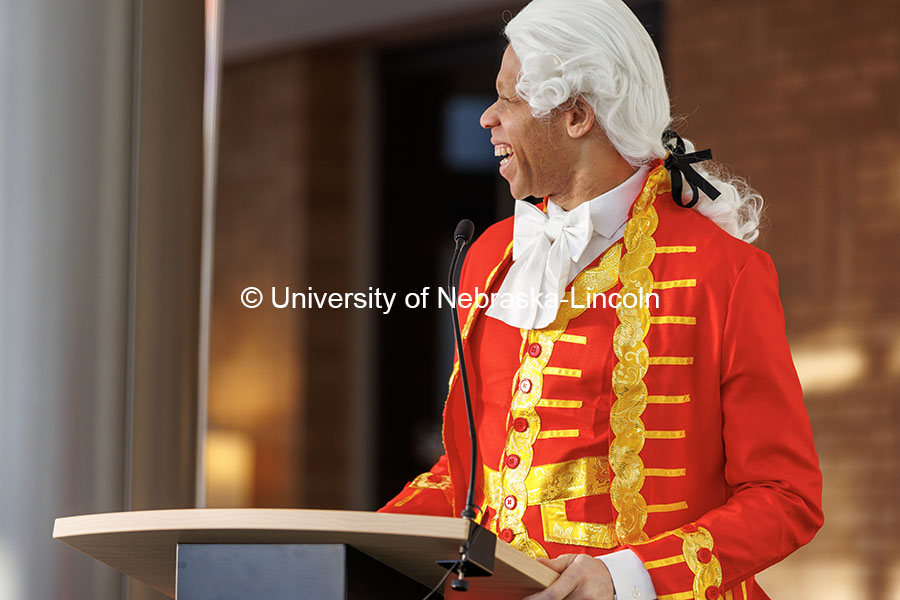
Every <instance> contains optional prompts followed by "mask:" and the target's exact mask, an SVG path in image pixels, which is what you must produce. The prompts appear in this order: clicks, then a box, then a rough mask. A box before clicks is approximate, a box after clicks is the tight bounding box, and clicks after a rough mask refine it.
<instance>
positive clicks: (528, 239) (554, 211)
mask: <svg viewBox="0 0 900 600" xmlns="http://www.w3.org/2000/svg"><path fill="white" fill-rule="evenodd" d="M648 171H649V168H648V167H646V166H644V167H641V168H640V169H638V170H637V171H636V172H635V173H634V175H632V176H631V177H629V178H628V179H627V180H625V181H624V182H623V183H621V184H620V185H618V186H617V187H615V188H613V189H612V190H610V191H608V192H606V193H604V194H601V195H600V196H597V197H596V198H594V199H593V200H590V201H588V202H584V203H582V204H580V205H578V206H577V207H575V208H574V209H573V210H571V211H566V210H564V209H562V208H561V207H559V206H557V205H556V204H554V203H553V202H552V201H550V202H548V204H547V213H546V214H544V213H543V212H541V210H540V209H538V208H537V207H536V206H534V205H532V204H530V203H528V202H525V201H523V200H518V201H516V213H515V221H514V225H513V264H512V266H511V267H510V269H509V273H507V275H506V278H505V279H504V280H503V283H502V284H501V285H500V289H499V290H498V294H499V297H500V298H529V299H535V298H536V299H539V301H534V302H527V303H520V302H514V301H511V302H506V303H501V302H492V303H491V306H490V307H489V308H488V310H487V313H486V314H487V315H488V316H489V317H493V318H495V319H499V320H500V321H503V322H504V323H506V324H508V325H512V326H513V327H519V328H522V329H540V328H542V327H546V326H547V325H549V324H550V323H552V322H553V320H554V319H555V318H556V313H557V312H558V310H559V300H561V299H562V297H563V294H564V292H565V288H566V286H567V285H568V284H569V283H571V282H572V281H573V280H574V279H575V277H576V276H577V275H578V274H579V273H580V272H581V271H582V270H584V268H585V267H587V266H588V265H590V264H591V263H592V262H594V260H595V259H596V258H597V257H598V256H600V254H601V253H603V252H604V251H605V250H606V249H607V248H609V247H610V246H611V245H612V243H613V242H615V241H616V240H617V239H618V238H619V236H621V235H622V232H623V231H624V229H625V222H626V221H627V220H628V210H629V208H630V207H631V204H632V202H634V200H635V198H637V196H638V194H639V193H640V192H641V189H642V186H643V183H644V181H645V180H646V178H647V173H648Z"/></svg>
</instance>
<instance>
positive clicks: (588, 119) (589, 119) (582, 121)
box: [566, 96, 594, 138]
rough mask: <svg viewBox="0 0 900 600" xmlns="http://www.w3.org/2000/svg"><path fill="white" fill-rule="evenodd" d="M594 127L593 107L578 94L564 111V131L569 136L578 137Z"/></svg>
mask: <svg viewBox="0 0 900 600" xmlns="http://www.w3.org/2000/svg"><path fill="white" fill-rule="evenodd" d="M593 127H594V108H593V107H592V106H591V105H590V104H588V102H587V101H586V100H585V99H584V98H582V97H581V96H578V97H577V98H575V101H574V102H573V103H572V107H571V108H569V110H567V111H566V132H568V134H569V137H573V138H580V137H582V136H584V135H586V134H587V133H588V132H589V131H591V129H592V128H593Z"/></svg>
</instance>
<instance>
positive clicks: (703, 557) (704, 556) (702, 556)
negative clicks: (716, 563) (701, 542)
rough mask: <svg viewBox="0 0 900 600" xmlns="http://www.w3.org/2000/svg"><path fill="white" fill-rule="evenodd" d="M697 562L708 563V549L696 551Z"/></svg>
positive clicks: (710, 553) (709, 559) (710, 558)
mask: <svg viewBox="0 0 900 600" xmlns="http://www.w3.org/2000/svg"><path fill="white" fill-rule="evenodd" d="M697 560H699V561H700V562H702V563H708V562H709V561H711V560H712V552H710V550H709V548H700V549H699V550H697Z"/></svg>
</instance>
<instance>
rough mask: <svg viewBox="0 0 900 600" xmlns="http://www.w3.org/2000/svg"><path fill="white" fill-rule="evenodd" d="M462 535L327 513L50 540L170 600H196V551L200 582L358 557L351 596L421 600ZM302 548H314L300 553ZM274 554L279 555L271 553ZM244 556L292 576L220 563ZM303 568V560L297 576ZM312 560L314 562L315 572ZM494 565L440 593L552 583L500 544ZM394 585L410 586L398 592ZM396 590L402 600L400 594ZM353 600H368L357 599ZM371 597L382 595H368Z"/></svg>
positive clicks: (210, 513)
mask: <svg viewBox="0 0 900 600" xmlns="http://www.w3.org/2000/svg"><path fill="white" fill-rule="evenodd" d="M466 531H467V529H466V523H465V522H464V521H463V520H462V519H453V518H449V517H426V516H418V515H398V514H383V513H370V512H354V511H332V510H287V509H277V510H272V509H236V510H230V509H194V510H156V511H138V512H123V513H108V514H96V515H83V516H77V517H64V518H60V519H56V523H55V525H54V528H53V537H54V538H56V539H58V540H60V541H62V542H64V543H65V544H68V545H69V546H71V547H73V548H75V549H76V550H79V551H81V552H84V553H85V554H87V555H89V556H92V557H93V558H96V559H97V560H99V561H101V562H104V563H106V564H107V565H109V566H111V567H113V568H114V569H117V570H119V571H121V572H123V573H126V574H128V575H130V576H131V577H134V578H135V579H137V580H139V581H142V582H144V583H146V584H148V585H150V586H151V587H153V588H155V589H157V590H159V591H161V592H163V593H164V594H166V595H167V596H169V597H172V598H174V597H175V594H176V574H178V575H179V577H180V578H181V579H180V580H179V582H178V584H179V588H180V589H179V593H180V594H181V596H183V597H184V598H179V600H195V599H196V598H200V597H202V594H198V593H196V592H193V591H192V592H191V593H188V592H186V591H185V587H186V586H187V583H186V582H187V581H188V580H189V579H190V578H189V577H188V576H187V575H186V574H188V573H189V574H191V576H192V577H194V578H196V577H197V574H198V573H205V572H204V571H202V570H200V569H199V567H198V568H197V569H192V568H191V565H189V564H188V561H189V560H193V557H195V556H198V557H200V558H197V560H198V561H200V560H203V559H202V556H203V553H202V552H201V553H198V552H196V551H197V550H198V549H199V550H204V549H209V550H213V551H216V552H218V554H216V555H214V556H213V557H212V558H211V559H208V561H209V563H210V564H212V565H217V568H219V569H220V571H219V572H218V573H219V574H218V575H215V574H214V575H212V576H208V575H204V576H203V577H207V578H214V579H219V578H220V577H222V576H223V575H224V576H225V578H226V579H227V577H228V576H231V575H232V574H236V573H251V574H252V573H256V574H257V575H256V576H257V577H267V576H268V575H266V573H270V572H273V569H274V572H275V573H276V574H281V573H287V574H290V575H292V576H293V577H295V581H296V580H297V579H296V578H302V577H305V575H304V574H303V572H304V569H307V570H310V572H314V573H319V574H321V573H322V570H323V567H322V566H321V565H320V563H321V561H323V560H325V561H328V560H330V559H329V558H328V557H330V556H338V555H340V556H343V557H345V559H346V563H347V564H348V565H349V564H351V563H353V564H356V563H359V562H360V560H359V559H357V558H355V557H356V556H362V561H368V562H369V563H371V564H370V565H368V566H367V567H366V568H365V569H362V570H357V571H355V572H356V573H357V575H356V576H353V575H347V577H350V578H351V579H356V581H355V582H352V583H354V584H355V585H356V586H357V587H358V586H359V585H360V584H366V583H367V582H365V581H359V580H360V579H363V578H370V577H371V578H373V579H377V582H375V581H373V583H372V588H376V587H385V586H388V587H390V586H391V585H392V584H390V583H385V582H390V581H400V582H401V583H399V584H398V587H397V588H396V589H395V588H391V589H395V591H394V592H392V593H389V594H387V595H384V596H383V597H390V598H397V599H398V600H403V599H404V598H407V597H409V598H410V600H421V598H422V597H424V593H421V590H425V591H426V592H427V591H428V590H430V589H431V588H432V587H434V586H435V585H436V584H437V583H438V582H439V581H440V579H441V577H442V576H443V575H444V573H445V572H446V571H445V570H444V569H442V568H441V567H439V566H438V565H436V564H435V561H436V560H440V559H456V558H458V555H459V546H460V544H461V543H462V542H463V541H464V539H465V537H466ZM312 544H316V545H323V546H306V545H312ZM325 545H328V546H327V547H326V546H325ZM279 547H281V548H284V549H285V550H286V552H282V553H280V554H278V553H277V552H276V553H274V554H273V552H274V551H275V550H277V549H278V548H279ZM347 547H349V549H347ZM253 548H257V549H260V550H264V551H266V552H267V553H266V554H260V553H257V554H256V556H257V558H256V559H255V560H257V561H259V560H262V561H267V562H271V561H279V560H295V561H299V562H298V563H297V564H296V565H295V566H296V568H294V566H289V567H284V566H281V567H279V566H278V565H281V564H282V563H278V564H277V565H275V566H272V565H263V567H264V568H262V569H261V570H260V569H257V570H254V567H252V566H251V567H247V566H244V567H240V566H239V565H232V564H230V561H231V560H232V558H230V557H232V556H236V555H235V552H241V551H242V549H246V550H250V549H253ZM298 548H305V550H298ZM310 549H311V550H313V551H316V550H318V549H321V550H322V551H327V552H326V553H325V554H318V558H317V559H312V558H309V559H305V558H303V557H304V556H309V555H308V554H304V552H307V551H308V550H310ZM343 549H346V550H347V553H346V554H340V551H341V550H343ZM354 549H355V550H354ZM189 550H190V552H188V551H189ZM356 551H358V552H356ZM333 552H338V554H334V553H333ZM329 553H330V554H329ZM360 553H362V554H360ZM363 555H365V556H363ZM176 557H177V558H176ZM260 557H262V558H260ZM270 557H271V558H270ZM366 557H371V558H372V559H375V560H369V559H368V558H366ZM304 560H306V561H307V564H306V566H305V567H304V566H303V561H304ZM315 560H319V561H320V563H315ZM335 560H337V559H335ZM494 560H495V562H494V574H493V575H492V576H490V577H479V578H471V579H469V591H468V592H465V593H462V592H452V591H451V590H450V589H449V586H447V587H446V588H445V592H444V595H445V596H446V597H448V598H455V599H457V600H470V599H471V600H476V599H487V598H490V599H497V600H503V599H509V600H521V598H523V597H525V596H527V595H528V594H533V593H535V592H537V591H539V590H541V589H544V588H545V587H547V586H548V585H550V583H552V582H553V581H554V580H555V579H556V577H557V575H556V573H555V572H554V571H552V570H551V569H549V568H547V567H545V566H544V565H542V564H540V563H538V562H537V561H535V560H532V559H530V558H528V557H526V556H525V555H523V554H521V553H520V552H519V551H518V550H516V549H515V548H513V547H512V546H510V545H509V544H506V543H505V542H502V541H500V540H497V547H496V551H495V559H494ZM309 561H312V562H309ZM332 562H333V561H332ZM317 565H319V566H317ZM384 565H386V567H388V568H386V567H384ZM257 566H259V565H257ZM372 567H374V571H373V570H372ZM329 568H330V567H329ZM337 568H338V569H342V568H343V567H341V566H338V567H337ZM241 569H243V571H242V570H241ZM248 569H249V570H248ZM267 569H268V570H267ZM379 569H381V570H383V571H384V572H380V571H379ZM348 573H349V567H348ZM360 573H363V574H365V575H359V574H360ZM369 573H372V575H371V576H370V575H369ZM235 576H237V575H235ZM391 577H399V578H400V580H392V579H391ZM403 582H408V583H409V584H411V585H410V586H409V587H404V583H403ZM223 585H224V584H223ZM301 587H302V586H301ZM401 588H402V590H403V591H400V590H401ZM375 591H377V590H375ZM219 597H221V596H219ZM234 597H237V596H234ZM270 597H272V596H270ZM293 597H296V598H315V600H325V598H324V596H317V595H310V593H307V595H304V593H303V591H302V589H301V590H299V591H298V593H297V595H296V596H293ZM358 597H369V596H367V595H365V594H364V595H363V596H358ZM371 597H382V596H378V595H377V594H376V595H372V596H371ZM433 597H434V596H433ZM328 600H330V598H329V599H328Z"/></svg>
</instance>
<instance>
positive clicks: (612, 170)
mask: <svg viewBox="0 0 900 600" xmlns="http://www.w3.org/2000/svg"><path fill="white" fill-rule="evenodd" d="M601 154H602V156H597V154H595V153H591V154H590V155H586V156H585V157H583V160H581V161H579V163H580V164H578V165H576V168H575V169H574V172H573V174H572V177H571V179H570V180H569V186H567V188H568V189H566V190H565V192H563V193H559V194H551V195H550V196H548V199H549V200H551V201H552V202H553V203H554V204H556V205H557V206H559V207H560V208H562V209H563V210H567V211H568V210H572V209H574V208H576V207H578V206H579V205H580V204H583V203H584V202H587V201H589V200H592V199H594V198H596V197H597V196H600V195H602V194H605V193H606V192H608V191H610V190H612V189H615V188H616V187H618V186H619V185H621V184H622V183H624V182H625V181H627V180H628V178H629V177H631V176H632V175H634V173H635V170H636V169H635V168H634V167H632V166H631V165H630V164H628V161H626V160H625V159H624V158H622V156H621V155H620V154H619V153H618V152H616V151H615V150H614V149H612V147H611V146H609V150H608V151H604V152H601Z"/></svg>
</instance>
